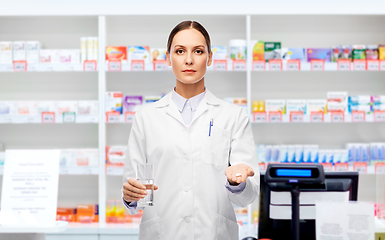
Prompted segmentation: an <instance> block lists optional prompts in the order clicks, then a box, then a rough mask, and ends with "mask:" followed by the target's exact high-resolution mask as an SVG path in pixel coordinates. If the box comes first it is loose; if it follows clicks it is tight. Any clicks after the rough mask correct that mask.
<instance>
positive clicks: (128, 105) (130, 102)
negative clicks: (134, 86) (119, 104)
mask: <svg viewBox="0 0 385 240" xmlns="http://www.w3.org/2000/svg"><path fill="white" fill-rule="evenodd" d="M142 105H143V97H142V96H124V100H123V113H126V112H131V113H135V112H137V111H138V110H139V109H140V108H141V107H142Z"/></svg>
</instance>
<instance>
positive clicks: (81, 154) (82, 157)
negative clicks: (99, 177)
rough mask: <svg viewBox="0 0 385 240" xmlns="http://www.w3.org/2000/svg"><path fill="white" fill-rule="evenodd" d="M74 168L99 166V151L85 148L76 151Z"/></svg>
mask: <svg viewBox="0 0 385 240" xmlns="http://www.w3.org/2000/svg"><path fill="white" fill-rule="evenodd" d="M75 164H76V166H89V167H96V166H99V149H97V148H94V149H93V148H87V149H77V151H76V162H75Z"/></svg>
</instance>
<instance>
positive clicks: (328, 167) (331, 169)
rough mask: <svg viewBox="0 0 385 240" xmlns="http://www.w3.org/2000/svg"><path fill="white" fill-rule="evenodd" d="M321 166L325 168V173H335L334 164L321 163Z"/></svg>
mask: <svg viewBox="0 0 385 240" xmlns="http://www.w3.org/2000/svg"><path fill="white" fill-rule="evenodd" d="M321 165H322V166H323V168H324V171H325V172H331V171H333V164H332V163H321Z"/></svg>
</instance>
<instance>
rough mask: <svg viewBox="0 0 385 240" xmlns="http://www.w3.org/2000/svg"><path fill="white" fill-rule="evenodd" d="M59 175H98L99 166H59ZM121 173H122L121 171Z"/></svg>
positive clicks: (1, 172)
mask: <svg viewBox="0 0 385 240" xmlns="http://www.w3.org/2000/svg"><path fill="white" fill-rule="evenodd" d="M3 174H4V167H3V166H2V167H0V175H3ZM59 174H60V175H98V174H99V167H98V166H94V167H88V166H84V167H83V166H78V167H60V169H59ZM122 175H123V173H122Z"/></svg>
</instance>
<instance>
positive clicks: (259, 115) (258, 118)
mask: <svg viewBox="0 0 385 240" xmlns="http://www.w3.org/2000/svg"><path fill="white" fill-rule="evenodd" d="M253 116H254V122H256V123H264V122H266V113H265V112H255V113H253Z"/></svg>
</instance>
